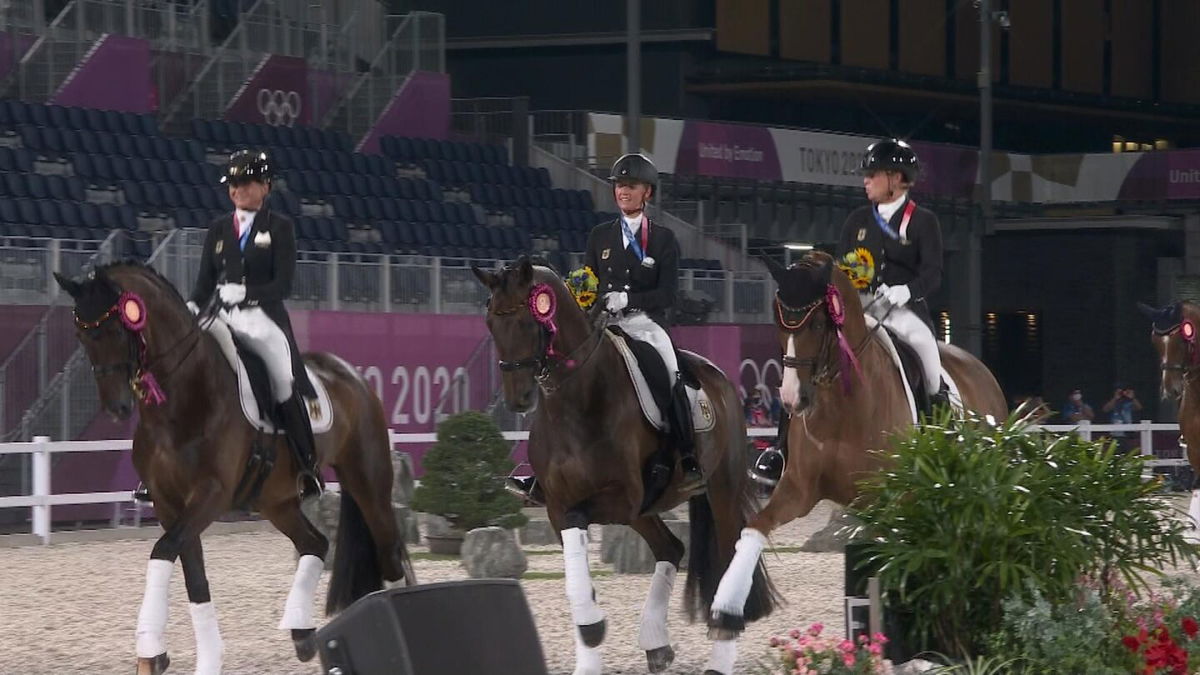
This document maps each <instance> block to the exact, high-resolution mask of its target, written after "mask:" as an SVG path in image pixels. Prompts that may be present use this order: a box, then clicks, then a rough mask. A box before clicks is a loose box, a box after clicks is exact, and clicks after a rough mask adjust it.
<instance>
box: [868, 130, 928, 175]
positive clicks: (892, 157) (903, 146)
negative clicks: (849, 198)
mask: <svg viewBox="0 0 1200 675" xmlns="http://www.w3.org/2000/svg"><path fill="white" fill-rule="evenodd" d="M859 170H860V171H861V172H862V173H868V172H870V171H899V172H900V174H901V175H903V176H904V180H905V181H906V182H908V183H912V182H914V181H916V180H917V175H918V174H920V173H921V162H920V161H918V160H917V153H915V152H913V149H912V147H911V146H909V144H908V143H905V142H904V141H902V140H900V139H898V138H885V139H884V140H881V141H876V142H875V143H872V144H871V145H870V147H868V148H867V154H866V155H863V159H862V164H860V165H859Z"/></svg>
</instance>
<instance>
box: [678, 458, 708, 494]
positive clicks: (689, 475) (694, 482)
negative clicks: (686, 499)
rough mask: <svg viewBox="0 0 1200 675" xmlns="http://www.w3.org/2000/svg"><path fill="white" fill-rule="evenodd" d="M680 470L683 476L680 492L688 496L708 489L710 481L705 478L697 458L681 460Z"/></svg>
mask: <svg viewBox="0 0 1200 675" xmlns="http://www.w3.org/2000/svg"><path fill="white" fill-rule="evenodd" d="M679 470H680V472H681V474H682V481H681V482H680V484H679V490H680V492H684V493H687V494H693V493H700V492H703V491H704V490H705V489H707V488H708V481H707V480H705V478H704V471H702V470H701V469H700V463H699V462H697V461H696V458H695V457H692V456H690V455H688V456H685V457H683V458H681V459H680V460H679Z"/></svg>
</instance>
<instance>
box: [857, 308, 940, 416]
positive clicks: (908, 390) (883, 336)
mask: <svg viewBox="0 0 1200 675" xmlns="http://www.w3.org/2000/svg"><path fill="white" fill-rule="evenodd" d="M864 318H866V320H867V330H874V328H875V326H876V325H877V324H878V323H879V321H878V320H877V319H876V318H875V317H873V316H871V315H870V314H867V315H866V316H865V317H864ZM875 335H876V336H878V337H879V340H880V341H881V342H882V343H883V346H884V347H886V348H887V351H888V354H890V355H891V356H892V365H894V366H896V370H897V371H898V372H899V373H900V382H901V384H903V385H904V396H905V397H906V398H907V399H908V414H909V416H910V418H911V419H912V423H913V424H916V423H917V401H916V399H914V398H913V391H912V386H911V385H910V384H909V382H908V375H906V374H905V373H904V366H903V365H902V364H901V363H900V352H898V351H896V343H895V342H893V341H892V334H891V333H889V332H887V331H886V330H883V329H880V330H877V331H875ZM942 379H944V380H945V381H946V386H947V387H949V388H950V406H951V407H952V408H954V412H955V413H957V414H959V415H961V414H963V404H962V395H961V394H959V392H958V383H957V382H955V381H954V378H953V377H950V373H949V372H948V371H947V370H946V367H945V366H942Z"/></svg>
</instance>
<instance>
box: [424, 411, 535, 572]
mask: <svg viewBox="0 0 1200 675" xmlns="http://www.w3.org/2000/svg"><path fill="white" fill-rule="evenodd" d="M508 454H509V447H508V443H507V441H505V440H504V436H503V435H502V434H501V433H500V429H499V428H498V427H497V426H496V423H495V422H494V421H493V420H492V419H491V418H490V417H488V416H487V415H485V414H483V413H480V412H476V411H467V412H463V413H458V414H455V415H451V416H450V417H447V418H446V419H445V420H443V421H442V423H441V424H439V425H438V431H437V442H436V443H435V444H434V445H433V447H432V448H430V449H429V452H427V453H426V454H425V457H424V459H423V460H422V464H423V465H424V468H425V474H424V475H423V476H422V477H421V484H420V485H419V486H417V489H416V491H415V493H414V494H413V502H412V506H413V508H414V509H415V510H417V511H423V512H425V513H432V514H435V515H439V516H442V517H443V518H445V519H446V520H447V521H449V522H450V525H451V527H452V528H453V530H452V531H451V532H450V533H448V534H440V533H433V534H432V535H430V534H427V535H426V539H427V540H428V541H429V550H430V552H432V553H446V554H451V555H458V553H459V551H460V549H461V547H462V539H463V535H464V534H465V533H466V532H467V531H469V530H473V529H475V528H477V527H488V526H491V525H495V526H498V527H503V528H505V529H512V528H515V527H520V526H521V525H524V524H525V522H526V521H527V520H528V518H526V517H525V515H524V514H523V513H521V501H520V500H519V499H518V498H517V497H516V496H514V495H512V494H509V493H508V492H507V491H506V490H505V489H504V483H503V477H504V476H507V475H508V474H509V472H510V471H512V468H513V462H512V460H511V459H509V457H508Z"/></svg>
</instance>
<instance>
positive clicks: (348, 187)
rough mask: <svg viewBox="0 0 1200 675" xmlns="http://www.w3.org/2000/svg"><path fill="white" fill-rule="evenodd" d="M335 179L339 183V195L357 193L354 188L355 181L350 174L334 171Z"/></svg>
mask: <svg viewBox="0 0 1200 675" xmlns="http://www.w3.org/2000/svg"><path fill="white" fill-rule="evenodd" d="M330 175H332V176H333V180H334V182H335V183H336V185H337V193H338V194H339V195H353V194H357V192H355V190H354V181H353V179H352V178H351V176H350V175H349V174H344V173H332V174H330Z"/></svg>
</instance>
